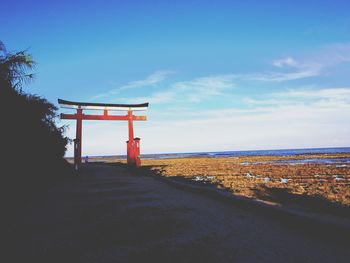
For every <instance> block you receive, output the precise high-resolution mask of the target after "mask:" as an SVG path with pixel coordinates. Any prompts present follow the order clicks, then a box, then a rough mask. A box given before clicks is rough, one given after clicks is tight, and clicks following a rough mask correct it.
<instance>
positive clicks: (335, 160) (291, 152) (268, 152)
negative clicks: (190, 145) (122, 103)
mask: <svg viewBox="0 0 350 263" xmlns="http://www.w3.org/2000/svg"><path fill="white" fill-rule="evenodd" d="M319 153H321V154H333V153H350V147H342V148H313V149H282V150H258V151H223V152H193V153H163V154H143V155H141V159H143V160H147V159H148V160H157V159H167V158H190V157H211V158H220V157H238V156H258V155H270V156H298V155H301V154H319ZM278 162H281V163H285V164H288V163H294V164H298V163H300V164H305V163H347V164H350V158H311V159H307V160H288V161H278Z"/></svg>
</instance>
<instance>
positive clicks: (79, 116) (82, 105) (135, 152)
mask: <svg viewBox="0 0 350 263" xmlns="http://www.w3.org/2000/svg"><path fill="white" fill-rule="evenodd" d="M58 103H59V104H60V105H61V107H62V108H68V109H76V111H77V112H76V114H64V113H61V119H65V120H77V124H76V138H75V140H74V169H75V170H79V168H80V166H81V145H82V121H83V120H108V121H128V129H129V132H128V133H129V140H128V141H127V142H126V143H127V163H128V164H129V165H133V166H140V165H141V160H140V138H134V127H133V121H145V120H147V116H135V115H133V111H143V110H146V109H147V108H148V103H142V104H105V103H87V102H73V101H67V100H62V99H58ZM83 110H103V115H91V114H89V115H86V114H83ZM115 110H118V111H127V112H128V113H127V114H126V115H109V113H108V111H115Z"/></svg>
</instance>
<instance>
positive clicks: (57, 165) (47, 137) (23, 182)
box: [0, 41, 68, 198]
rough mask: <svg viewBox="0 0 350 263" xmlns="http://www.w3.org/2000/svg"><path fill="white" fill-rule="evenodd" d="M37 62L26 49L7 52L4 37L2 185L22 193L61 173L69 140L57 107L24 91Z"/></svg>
mask: <svg viewBox="0 0 350 263" xmlns="http://www.w3.org/2000/svg"><path fill="white" fill-rule="evenodd" d="M34 66H35V62H34V61H33V59H32V58H31V56H30V55H29V54H28V53H27V52H26V51H21V52H16V53H11V52H7V50H6V49H5V46H4V45H3V43H2V42H1V41H0V110H1V111H0V112H1V114H2V116H1V129H0V145H1V152H2V158H1V163H2V165H1V168H0V169H1V171H0V173H1V180H2V184H1V185H2V188H4V190H7V191H11V190H13V188H12V187H16V192H17V191H18V190H20V191H21V194H29V193H34V192H36V191H37V190H38V189H40V187H41V186H44V185H47V183H49V182H52V181H53V180H54V178H56V177H57V174H58V173H59V171H60V170H61V169H62V167H63V166H65V160H64V159H63V156H64V153H65V151H66V145H67V143H68V139H67V138H66V137H65V136H64V135H63V133H64V127H57V125H56V123H55V120H56V117H57V114H56V111H57V108H56V107H55V106H54V105H53V104H52V103H50V102H48V101H47V100H46V99H45V98H42V97H40V96H37V95H32V94H28V93H25V92H23V86H24V84H27V83H28V82H30V81H32V80H33V78H34V74H33V73H32V72H31V71H32V70H33V68H34ZM18 198H21V197H20V196H19V197H18Z"/></svg>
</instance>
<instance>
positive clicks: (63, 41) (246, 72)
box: [0, 0, 350, 155]
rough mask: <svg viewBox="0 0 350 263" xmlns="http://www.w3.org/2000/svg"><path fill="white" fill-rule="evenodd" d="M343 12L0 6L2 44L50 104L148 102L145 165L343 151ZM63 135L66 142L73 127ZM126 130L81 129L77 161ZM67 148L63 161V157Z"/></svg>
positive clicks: (87, 125)
mask: <svg viewBox="0 0 350 263" xmlns="http://www.w3.org/2000/svg"><path fill="white" fill-rule="evenodd" d="M349 10H350V2H349V1H337V0H333V1H321V0H319V1H224V0H216V1H74V2H73V1H13V2H12V3H10V1H6V2H2V3H1V16H0V25H1V27H0V39H1V40H2V41H3V42H4V43H5V45H6V46H7V48H8V49H9V50H13V51H15V50H23V49H28V51H29V52H30V53H32V55H33V57H34V59H35V60H36V61H37V62H38V64H37V68H36V73H37V75H36V81H35V82H34V83H33V84H31V85H30V86H28V88H27V91H29V92H32V93H36V94H40V95H42V96H44V97H46V98H47V99H48V100H50V101H51V102H54V103H56V101H57V98H63V99H68V100H77V101H91V102H108V103H134V102H135V103H137V102H146V101H149V102H150V109H149V111H147V112H146V114H147V116H148V117H149V120H148V121H147V122H142V123H141V122H139V123H136V124H135V126H136V135H137V136H139V137H141V139H142V141H141V146H142V151H143V152H144V153H157V152H191V151H217V150H247V149H279V148H304V147H332V146H350V137H349V136H348V134H349V131H350V122H349V116H350V84H349V81H350V77H349V73H350V12H349ZM61 124H69V126H70V129H69V130H68V131H67V135H68V136H69V137H71V138H74V131H75V123H74V122H72V121H62V122H61ZM126 128H127V127H126V123H123V122H113V123H112V122H95V121H92V122H88V121H86V122H84V130H83V136H84V137H83V154H88V155H97V154H122V153H124V152H125V145H124V144H125V140H126V139H127V138H126V137H127V130H126ZM71 154H72V150H71V148H69V150H68V152H67V155H71Z"/></svg>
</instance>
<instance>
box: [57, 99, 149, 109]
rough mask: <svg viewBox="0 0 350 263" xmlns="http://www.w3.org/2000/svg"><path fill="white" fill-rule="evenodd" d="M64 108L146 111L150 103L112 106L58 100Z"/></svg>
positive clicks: (108, 104)
mask: <svg viewBox="0 0 350 263" xmlns="http://www.w3.org/2000/svg"><path fill="white" fill-rule="evenodd" d="M58 103H59V104H60V105H61V107H62V108H68V109H85V110H112V111H113V110H123V111H125V110H126V111H144V110H146V109H147V108H148V103H142V104H110V103H90V102H74V101H68V100H62V99H58Z"/></svg>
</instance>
